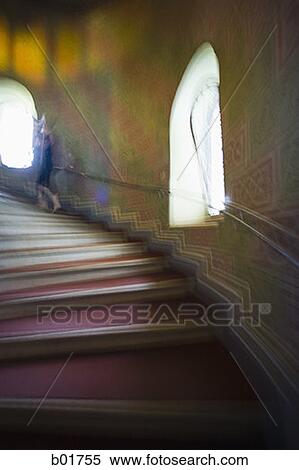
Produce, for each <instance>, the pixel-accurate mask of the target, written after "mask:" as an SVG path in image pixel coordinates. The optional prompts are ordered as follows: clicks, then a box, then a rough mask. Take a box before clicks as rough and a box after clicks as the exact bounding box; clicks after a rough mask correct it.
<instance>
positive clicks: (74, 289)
mask: <svg viewBox="0 0 299 470" xmlns="http://www.w3.org/2000/svg"><path fill="white" fill-rule="evenodd" d="M186 280H187V279H186V278H185V277H184V276H182V275H179V274H176V273H173V272H164V273H163V274H160V273H159V274H149V275H144V276H137V277H133V276H132V277H126V278H117V279H109V280H100V281H84V282H73V283H71V282H67V283H60V284H53V285H51V286H48V287H44V286H42V287H41V288H39V289H37V288H26V289H20V290H17V289H16V290H11V291H9V292H7V293H5V292H4V293H1V294H0V304H3V303H6V302H8V301H18V300H19V301H22V300H24V301H25V300H26V299H30V298H43V297H45V298H47V297H49V296H53V295H57V296H58V295H59V294H75V293H81V294H83V293H85V294H88V293H89V292H93V291H96V292H99V293H100V291H101V290H103V291H107V290H108V291H113V290H115V291H116V290H117V288H122V287H123V288H125V287H128V288H129V289H130V290H132V289H134V288H136V287H137V288H138V287H143V286H144V287H151V286H152V285H153V284H158V285H159V284H163V283H165V282H166V283H167V282H171V281H173V283H174V284H175V283H176V282H181V283H183V282H186Z"/></svg>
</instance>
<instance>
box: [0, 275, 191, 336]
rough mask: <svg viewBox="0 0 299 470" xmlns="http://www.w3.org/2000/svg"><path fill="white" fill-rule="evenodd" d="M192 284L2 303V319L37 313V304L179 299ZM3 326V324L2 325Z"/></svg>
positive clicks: (119, 302)
mask: <svg viewBox="0 0 299 470" xmlns="http://www.w3.org/2000/svg"><path fill="white" fill-rule="evenodd" d="M189 288H190V285H189V284H188V283H186V284H184V285H182V284H181V285H179V284H178V285H176V286H175V287H160V288H149V289H148V290H145V289H140V290H138V291H130V292H114V293H111V294H109V293H107V294H104V293H103V294H100V295H96V294H92V295H91V294H90V295H88V294H87V293H86V292H85V293H84V295H82V294H81V296H80V297H79V296H78V297H74V295H65V296H64V297H63V296H61V297H60V298H58V295H56V296H55V297H54V298H53V299H47V300H45V299H43V300H34V301H30V300H28V301H26V302H25V301H24V302H22V303H18V302H15V303H6V304H4V303H2V304H1V305H0V320H1V319H2V320H5V319H10V318H22V317H27V316H32V315H35V314H36V313H37V308H38V307H37V306H39V307H42V306H44V305H46V306H49V305H50V306H51V307H54V306H62V305H67V306H74V307H78V306H81V307H82V306H84V307H88V306H92V305H112V304H122V303H126V304H133V303H139V304H143V303H144V302H154V301H157V300H161V299H163V300H165V298H167V299H168V301H170V300H171V299H178V298H180V297H181V296H186V295H187V293H188V291H189ZM0 327H1V325H0Z"/></svg>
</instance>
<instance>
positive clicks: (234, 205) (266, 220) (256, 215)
mask: <svg viewBox="0 0 299 470" xmlns="http://www.w3.org/2000/svg"><path fill="white" fill-rule="evenodd" d="M225 206H227V207H232V208H233V209H237V210H241V211H242V212H245V213H246V214H249V215H250V216H252V217H254V218H255V219H258V220H260V221H261V222H264V223H266V224H268V225H271V226H272V227H274V228H275V229H277V230H279V231H280V232H283V233H284V234H286V235H288V236H290V237H292V238H294V239H296V240H298V241H299V236H298V235H297V234H296V233H293V232H290V231H289V230H287V229H286V228H285V227H283V226H282V225H281V224H279V223H278V222H275V221H274V220H271V219H270V218H269V217H265V216H264V215H262V214H260V213H258V212H256V211H254V210H253V209H250V208H249V207H245V206H243V205H241V204H239V203H236V202H225Z"/></svg>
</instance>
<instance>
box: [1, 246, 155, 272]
mask: <svg viewBox="0 0 299 470" xmlns="http://www.w3.org/2000/svg"><path fill="white" fill-rule="evenodd" d="M145 251H146V247H145V245H142V244H140V245H137V244H136V245H134V244H133V243H132V244H131V243H128V244H125V243H123V244H119V245H117V246H116V247H113V245H109V246H101V245H99V246H95V247H84V246H82V247H79V249H66V250H63V249H61V250H60V251H58V250H57V251H56V250H53V251H51V252H45V253H43V252H38V251H37V252H33V251H28V252H22V253H16V254H15V256H12V254H10V255H9V256H7V255H5V254H3V253H2V254H1V253H0V269H7V268H15V267H18V266H32V264H42V263H50V262H51V263H52V262H53V263H54V262H55V263H56V262H67V261H80V260H93V259H95V258H96V259H104V258H114V257H115V258H117V257H120V256H125V255H128V254H132V255H133V254H134V255H135V254H136V255H138V254H143V253H145Z"/></svg>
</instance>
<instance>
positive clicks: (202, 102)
mask: <svg viewBox="0 0 299 470" xmlns="http://www.w3.org/2000/svg"><path fill="white" fill-rule="evenodd" d="M219 84H220V73H219V62H218V59H217V56H216V54H215V51H214V49H213V47H212V46H211V45H210V44H208V43H205V44H203V45H202V46H201V47H200V48H199V49H198V50H197V52H196V53H195V54H194V56H193V58H192V60H191V62H190V64H189V65H188V67H187V69H186V71H185V73H184V75H183V78H182V80H181V82H180V84H179V87H178V89H177V93H176V96H175V99H174V102H173V106H172V110H171V117H170V204H169V218H170V225H171V226H188V225H189V226H190V225H196V224H198V223H199V222H201V221H202V220H203V219H204V218H205V217H207V216H209V215H217V214H219V212H220V211H221V210H222V209H223V207H224V206H223V204H224V195H225V193H224V171H223V149H222V131H221V114H220V99H219Z"/></svg>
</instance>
